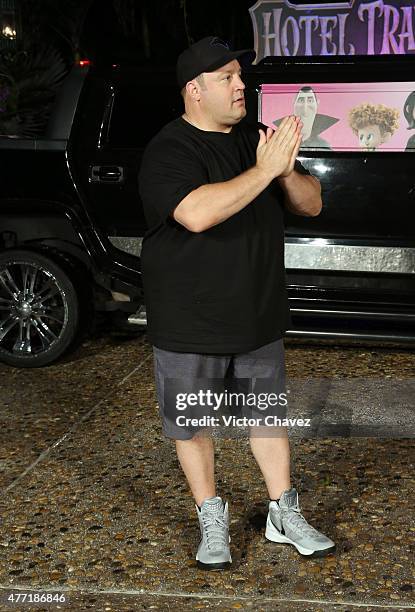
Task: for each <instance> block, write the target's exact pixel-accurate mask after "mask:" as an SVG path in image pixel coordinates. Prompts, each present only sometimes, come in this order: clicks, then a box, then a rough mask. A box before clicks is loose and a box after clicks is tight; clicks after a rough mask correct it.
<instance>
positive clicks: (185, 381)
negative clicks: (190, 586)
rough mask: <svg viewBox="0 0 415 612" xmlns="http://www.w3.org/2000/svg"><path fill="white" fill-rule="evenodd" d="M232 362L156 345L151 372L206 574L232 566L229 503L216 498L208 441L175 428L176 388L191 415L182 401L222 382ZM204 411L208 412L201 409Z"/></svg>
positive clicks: (199, 410)
mask: <svg viewBox="0 0 415 612" xmlns="http://www.w3.org/2000/svg"><path fill="white" fill-rule="evenodd" d="M230 359H231V358H230V356H229V357H226V356H224V355H199V354H193V353H177V352H172V351H164V350H162V349H159V348H156V347H154V373H155V380H156V388H157V396H158V400H159V410H160V416H161V419H162V425H163V433H164V434H165V435H166V436H167V437H169V438H172V439H174V440H175V441H176V451H177V457H178V459H179V462H180V465H181V467H182V469H183V472H184V474H185V476H186V478H187V482H188V483H189V486H190V489H191V491H192V494H193V497H194V498H195V501H196V511H197V515H198V519H199V526H200V536H201V537H200V542H199V546H198V549H197V553H196V561H197V564H198V567H200V568H201V569H206V570H222V569H225V568H227V567H229V566H230V564H231V562H232V557H231V552H230V544H229V543H230V537H229V514H228V503H227V502H226V504H225V503H224V502H223V500H222V498H221V497H216V495H215V480H214V446H213V440H212V438H211V437H210V436H206V435H203V433H204V434H206V431H205V432H203V430H202V428H199V427H196V428H193V427H191V428H186V427H185V428H183V427H181V426H179V425H178V424H177V420H176V418H177V416H178V414H177V409H178V405H177V399H178V397H179V396H178V395H177V391H178V390H179V389H180V391H179V393H180V397H181V399H180V402H181V406H180V407H179V408H180V410H181V411H182V412H181V414H182V415H183V412H184V413H185V415H186V416H187V415H188V414H192V411H191V410H190V411H189V410H188V406H187V407H186V403H185V404H184V405H183V404H182V400H183V402H185V397H189V396H188V394H189V393H191V394H194V393H198V387H199V386H200V387H201V390H203V387H206V384H207V387H208V389H209V387H210V386H211V384H210V383H211V382H212V384H214V381H215V379H216V380H218V379H219V380H220V381H223V379H224V377H225V374H226V370H227V368H228V365H229V362H230ZM192 401H193V400H192ZM191 405H193V404H191ZM205 405H206V404H205V401H203V400H202V399H201V400H200V402H199V404H198V406H197V410H196V414H194V412H193V414H192V416H191V418H193V417H195V416H199V417H203V416H207V415H203V412H202V408H203V406H205ZM206 410H209V411H210V409H207V408H204V411H205V412H206ZM197 413H199V414H197ZM183 416H184V415H183ZM195 429H196V430H195ZM197 430H198V431H197ZM201 434H202V435H201Z"/></svg>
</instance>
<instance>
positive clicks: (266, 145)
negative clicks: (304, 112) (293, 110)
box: [256, 116, 303, 179]
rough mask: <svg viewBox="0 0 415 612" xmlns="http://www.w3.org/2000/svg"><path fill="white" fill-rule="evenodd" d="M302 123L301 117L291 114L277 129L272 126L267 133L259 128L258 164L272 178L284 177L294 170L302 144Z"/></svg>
mask: <svg viewBox="0 0 415 612" xmlns="http://www.w3.org/2000/svg"><path fill="white" fill-rule="evenodd" d="M302 125H303V124H302V123H301V120H300V118H299V117H291V116H290V117H284V119H283V120H282V121H281V124H280V126H279V127H278V128H277V129H276V130H275V131H274V130H273V129H272V128H270V127H269V128H267V131H266V133H265V132H264V131H263V130H259V142H258V147H257V164H256V165H257V167H258V168H260V169H261V170H262V171H263V172H265V174H266V175H267V177H269V178H270V179H274V178H277V177H283V178H284V177H286V176H288V175H289V174H291V172H292V171H293V169H294V164H295V160H296V157H297V155H298V151H299V149H300V146H301V128H302Z"/></svg>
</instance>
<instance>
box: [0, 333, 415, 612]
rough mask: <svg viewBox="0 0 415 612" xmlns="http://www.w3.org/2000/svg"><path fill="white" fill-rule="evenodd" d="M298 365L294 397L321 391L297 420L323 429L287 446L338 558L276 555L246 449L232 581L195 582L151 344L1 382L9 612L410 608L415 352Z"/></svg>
mask: <svg viewBox="0 0 415 612" xmlns="http://www.w3.org/2000/svg"><path fill="white" fill-rule="evenodd" d="M286 355H287V372H288V375H289V381H292V383H293V388H294V387H295V385H297V387H295V388H296V389H297V391H296V394H295V396H296V397H297V396H299V395H301V394H300V393H299V391H300V390H301V389H303V391H304V389H305V387H304V386H301V385H300V384H299V382H298V381H301V380H305V379H310V380H311V382H312V383H314V387H312V392H308V391H309V390H310V387H308V388H306V391H304V392H303V397H302V399H301V402H300V401H299V402H298V403H297V408H296V407H295V406H294V408H293V410H294V412H295V410H297V412H298V411H299V409H298V406H299V405H301V411H307V410H308V411H309V414H310V415H311V416H312V422H313V427H312V429H311V430H310V431H309V432H307V434H305V433H304V432H303V434H302V433H301V432H299V431H294V430H293V431H292V432H291V440H292V445H291V446H292V464H293V470H292V472H293V473H292V476H293V483H294V485H295V486H297V488H298V489H299V492H300V502H301V506H302V509H303V512H304V515H305V516H306V517H307V519H308V520H309V521H310V523H312V524H313V525H315V526H316V527H318V528H319V529H321V530H322V531H324V532H325V533H327V535H329V536H330V537H331V538H332V539H334V540H335V541H336V543H337V552H336V554H335V555H331V556H329V557H326V558H323V559H315V560H314V559H303V558H302V557H300V556H299V555H298V554H297V553H296V551H295V550H294V549H293V548H292V547H289V546H278V545H276V544H273V543H271V542H268V541H266V540H265V538H264V523H265V517H266V509H267V495H266V490H265V487H264V484H263V481H262V478H261V475H260V472H259V469H258V467H257V465H256V463H255V461H254V460H253V458H252V455H251V453H250V449H249V440H248V439H247V437H246V435H245V436H244V435H241V436H239V437H237V438H232V439H223V438H217V439H216V449H217V452H216V456H217V464H216V465H217V467H216V474H217V482H218V494H219V495H222V497H223V498H225V499H228V500H229V502H230V504H229V505H230V511H231V537H232V542H231V544H232V556H233V559H234V562H233V567H232V569H231V570H229V571H227V572H203V571H200V570H198V569H197V568H196V566H195V561H194V555H195V551H196V548H197V544H198V539H199V531H198V525H197V518H196V513H195V509H194V505H193V501H192V498H191V496H190V494H189V492H188V489H187V485H186V483H185V482H184V478H183V476H182V473H181V470H180V466H179V465H178V462H177V459H176V456H175V452H174V442H172V441H170V440H167V439H165V438H164V437H163V436H162V434H161V429H160V423H159V419H158V415H157V408H156V399H155V394H154V386H153V377H152V354H151V349H150V347H149V345H148V344H147V343H146V339H145V336H140V337H137V338H134V339H131V338H130V339H128V338H127V339H126V338H121V337H118V338H117V337H112V338H111V337H97V338H95V339H93V340H89V341H88V342H85V343H84V344H83V345H82V346H81V347H80V348H79V349H78V350H77V351H76V352H75V353H73V354H72V355H70V356H68V357H67V358H66V359H65V360H64V361H62V362H61V363H59V364H56V365H53V366H50V367H48V368H43V369H39V370H15V369H11V368H8V367H6V366H2V365H0V389H1V396H0V402H1V410H0V419H1V425H2V427H1V445H0V486H1V487H2V495H1V499H0V514H1V522H0V610H2V611H3V610H19V612H20V610H22V611H23V610H36V611H39V610H56V609H62V610H71V611H72V610H99V611H104V610H108V611H116V612H124V611H127V610H150V609H153V610H164V609H168V610H193V609H195V610H199V609H201V610H207V609H218V610H234V609H253V610H264V611H268V610H283V611H285V610H290V611H291V610H310V611H317V610H332V609H333V610H339V611H346V610H347V611H352V610H355V609H356V610H357V609H359V610H409V609H414V608H415V593H414V587H413V582H414V575H415V565H414V550H415V545H414V543H415V519H414V516H415V514H414V508H415V498H414V484H415V476H414V460H415V441H414V436H415V431H414V426H413V416H414V404H415V398H414V395H413V389H414V379H415V353H414V352H413V350H411V349H403V348H402V349H399V348H391V347H383V348H382V347H377V348H375V347H365V346H361V347H356V346H355V347H351V346H349V347H347V346H340V345H336V344H333V343H332V344H329V343H326V345H322V344H318V343H314V344H310V343H309V344H308V345H305V344H302V343H301V342H300V341H294V340H287V341H286ZM385 381H390V385H389V384H388V383H387V382H385ZM307 389H308V391H307ZM379 389H380V390H381V393H380V392H379ZM396 395H397V396H398V400H397V399H396V397H395V396H396ZM351 396H353V402H349V403H347V401H346V400H347V397H351ZM307 398H309V401H308V403H307ZM382 398H383V401H382ZM399 398H400V399H399ZM350 404H352V405H350ZM339 423H340V428H339V427H338V425H339ZM360 425H362V429H361V432H362V433H361V434H359V427H360ZM367 435H371V436H372V437H364V436H367ZM391 436H395V437H391ZM403 436H405V437H403ZM25 593H27V594H29V595H30V594H31V596H32V599H33V598H34V597H35V595H37V597H40V596H41V595H42V594H43V595H44V598H46V594H49V599H51V598H52V597H53V596H55V601H52V602H50V603H47V602H46V603H42V602H36V603H32V604H28V603H27V602H24V603H23V602H22V597H23V594H25ZM18 594H19V595H20V601H16V600H17V595H18ZM10 595H14V600H15V603H12V601H11V600H10V599H9V597H10ZM29 595H28V596H27V598H26V600H29ZM58 598H60V602H57V601H56V599H58ZM63 599H65V601H63Z"/></svg>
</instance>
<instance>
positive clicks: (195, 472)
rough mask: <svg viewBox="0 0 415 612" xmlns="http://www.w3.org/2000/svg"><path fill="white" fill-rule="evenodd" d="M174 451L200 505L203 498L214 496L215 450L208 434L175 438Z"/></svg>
mask: <svg viewBox="0 0 415 612" xmlns="http://www.w3.org/2000/svg"><path fill="white" fill-rule="evenodd" d="M176 451H177V457H178V459H179V462H180V465H181V466H182V470H183V472H184V474H185V476H186V478H187V482H188V483H189V487H190V489H191V491H192V494H193V497H194V498H195V502H196V504H197V505H198V506H199V507H200V506H201V505H202V503H203V501H204V500H205V499H207V498H208V497H214V496H215V495H216V490H215V475H214V472H215V458H214V455H215V450H214V444H213V440H212V438H211V437H210V436H198V435H196V436H194V437H193V438H192V439H191V440H176Z"/></svg>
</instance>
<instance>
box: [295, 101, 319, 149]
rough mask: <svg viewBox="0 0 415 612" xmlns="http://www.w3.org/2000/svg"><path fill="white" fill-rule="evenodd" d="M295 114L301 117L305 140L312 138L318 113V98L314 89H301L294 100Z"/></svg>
mask: <svg viewBox="0 0 415 612" xmlns="http://www.w3.org/2000/svg"><path fill="white" fill-rule="evenodd" d="M294 114H295V115H298V116H299V117H301V121H302V122H303V128H302V130H301V133H302V136H303V141H304V140H307V138H310V135H311V130H312V129H313V123H314V119H315V117H316V114H317V100H316V96H315V95H314V92H313V91H299V92H298V94H297V97H296V99H295V102H294Z"/></svg>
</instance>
